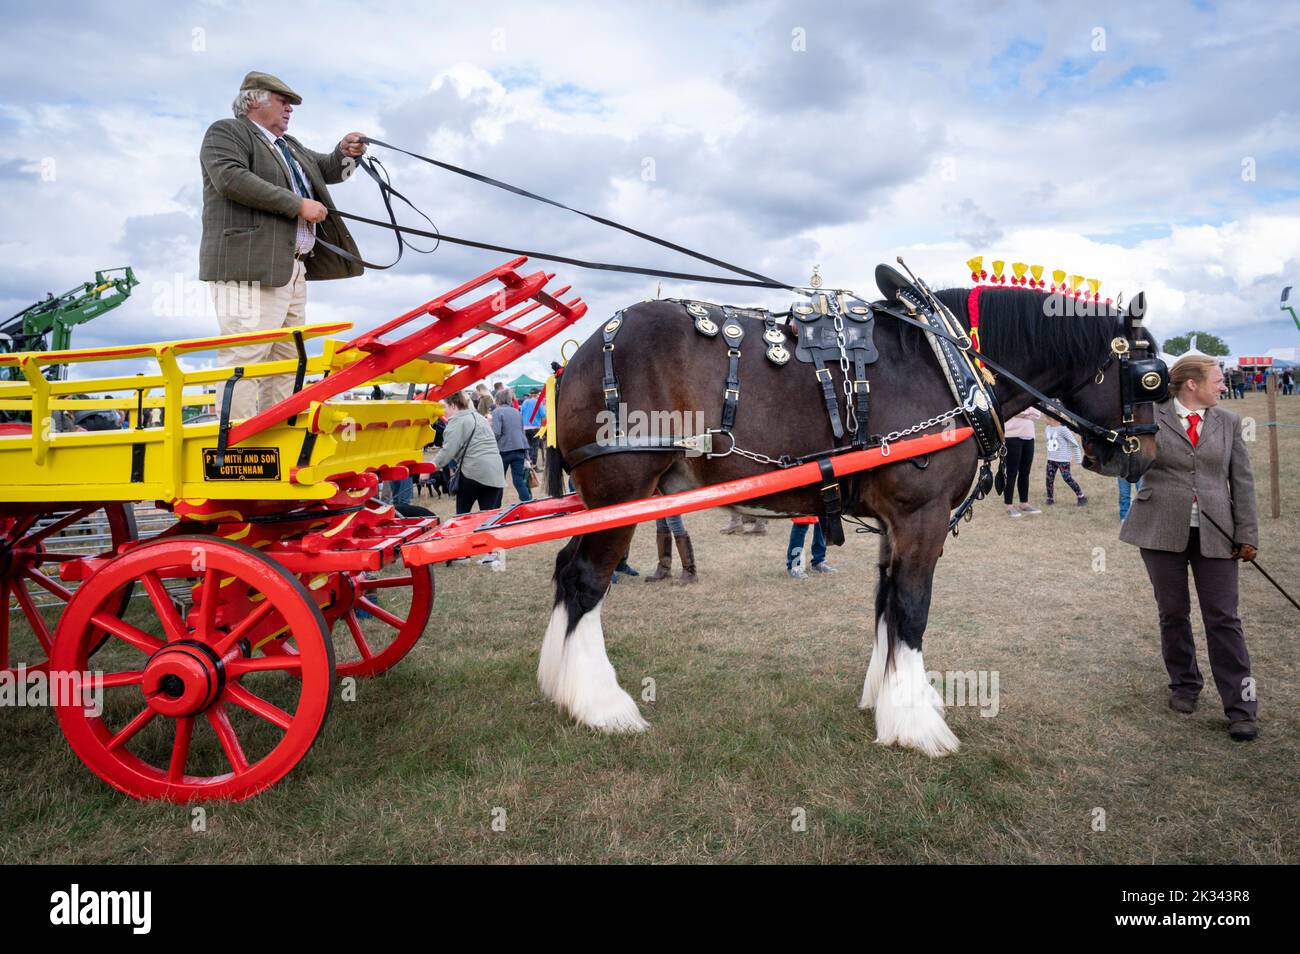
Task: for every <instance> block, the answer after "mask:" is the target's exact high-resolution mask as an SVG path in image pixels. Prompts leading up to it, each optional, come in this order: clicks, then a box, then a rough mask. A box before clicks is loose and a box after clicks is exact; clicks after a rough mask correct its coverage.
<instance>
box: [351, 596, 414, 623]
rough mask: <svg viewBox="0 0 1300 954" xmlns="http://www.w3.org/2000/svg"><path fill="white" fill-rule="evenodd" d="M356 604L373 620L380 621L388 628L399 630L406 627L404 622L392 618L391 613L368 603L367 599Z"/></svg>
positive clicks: (395, 617) (376, 604)
mask: <svg viewBox="0 0 1300 954" xmlns="http://www.w3.org/2000/svg"><path fill="white" fill-rule="evenodd" d="M357 602H358V603H360V604H361V606H362V607H364V608H365V611H366V612H367V613H369V614H370V615H371V616H373V617H374V618H375V619H378V620H382V621H383V622H385V623H387V624H388V625H389V626H391V627H393V629H401V628H402V627H403V626H405V625H406V620H404V619H401V618H400V617H397V616H394V615H393V614H392V613H390V612H388V610H386V609H384V608H383V607H382V606H380V605H379V604H378V603H372V602H370V600H367V599H360V600H358V601H357Z"/></svg>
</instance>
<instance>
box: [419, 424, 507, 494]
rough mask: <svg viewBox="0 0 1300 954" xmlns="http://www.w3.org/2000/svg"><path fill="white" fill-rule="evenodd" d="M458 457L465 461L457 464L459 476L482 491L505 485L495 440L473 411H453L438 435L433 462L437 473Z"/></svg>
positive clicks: (502, 466)
mask: <svg viewBox="0 0 1300 954" xmlns="http://www.w3.org/2000/svg"><path fill="white" fill-rule="evenodd" d="M462 454H464V455H465V458H464V460H462V461H461V465H460V468H461V469H460V472H461V473H462V474H464V475H465V476H466V477H468V478H469V479H470V480H476V481H478V482H479V483H480V484H482V485H483V486H485V487H504V486H505V485H506V471H505V467H504V465H503V464H502V463H501V451H500V450H498V449H497V442H496V438H495V437H493V436H492V425H490V424H489V423H488V422H487V418H485V417H483V416H481V415H480V414H479V413H478V412H477V411H472V410H468V409H467V410H464V411H457V412H456V413H455V414H453V415H452V416H451V417H450V418H448V419H447V428H446V430H444V431H443V432H442V447H441V448H440V449H439V451H438V453H437V454H436V455H435V456H434V458H433V462H434V464H435V465H437V467H438V469H440V470H441V469H443V468H445V467H446V466H447V463H448V462H449V461H453V460H460V457H461V455H462Z"/></svg>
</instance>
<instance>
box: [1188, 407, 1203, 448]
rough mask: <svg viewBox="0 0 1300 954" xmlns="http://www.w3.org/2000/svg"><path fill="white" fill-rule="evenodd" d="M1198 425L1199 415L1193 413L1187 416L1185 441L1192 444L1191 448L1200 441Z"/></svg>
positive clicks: (1199, 421)
mask: <svg viewBox="0 0 1300 954" xmlns="http://www.w3.org/2000/svg"><path fill="white" fill-rule="evenodd" d="M1200 423H1201V415H1199V414H1195V413H1193V414H1188V415H1187V439H1188V440H1189V441H1191V442H1192V446H1193V447H1195V446H1196V442H1197V441H1199V440H1200V439H1201V435H1200V434H1199V433H1198V431H1197V428H1198V427H1199V425H1200Z"/></svg>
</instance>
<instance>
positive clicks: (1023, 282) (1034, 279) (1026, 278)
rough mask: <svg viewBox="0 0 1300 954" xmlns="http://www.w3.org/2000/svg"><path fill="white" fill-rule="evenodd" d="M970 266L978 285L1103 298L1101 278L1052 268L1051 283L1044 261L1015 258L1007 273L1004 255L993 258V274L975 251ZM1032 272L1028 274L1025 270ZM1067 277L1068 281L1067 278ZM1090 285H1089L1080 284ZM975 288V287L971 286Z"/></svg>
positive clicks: (1081, 299)
mask: <svg viewBox="0 0 1300 954" xmlns="http://www.w3.org/2000/svg"><path fill="white" fill-rule="evenodd" d="M966 265H967V267H969V268H970V277H971V281H973V282H974V283H975V287H976V288H989V287H999V288H1005V287H1006V286H1008V285H1010V286H1011V287H1013V288H1035V289H1042V290H1043V291H1046V292H1047V293H1048V294H1049V295H1055V294H1061V295H1067V296H1069V297H1070V298H1078V299H1079V300H1080V301H1094V302H1100V301H1102V297H1101V293H1100V292H1099V291H1098V290H1097V289H1099V288H1100V287H1101V279H1098V278H1084V277H1083V276H1082V275H1066V273H1065V272H1064V271H1063V270H1062V269H1059V268H1058V269H1056V270H1055V271H1053V272H1052V283H1051V285H1048V283H1047V280H1046V279H1045V278H1043V266H1042V265H1026V264H1025V263H1024V262H1012V263H1011V271H1012V274H1011V275H1010V276H1007V275H1006V274H1004V272H1005V269H1006V265H1007V263H1006V262H1004V261H1002V260H1001V259H997V260H994V261H993V262H992V263H991V265H992V268H993V274H992V275H990V274H989V273H988V272H987V271H985V270H984V256H983V255H976V256H975V257H974V258H972V259H970V260H969V261H967V262H966ZM1026 272H1028V273H1029V274H1028V275H1026V274H1025V273H1026ZM1067 279H1068V281H1067ZM1082 285H1087V286H1088V287H1087V288H1081V287H1080V286H1082ZM972 291H974V289H972ZM1105 303H1106V304H1107V305H1109V304H1111V300H1110V299H1109V298H1107V299H1105Z"/></svg>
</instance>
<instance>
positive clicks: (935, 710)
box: [538, 273, 1163, 756]
mask: <svg viewBox="0 0 1300 954" xmlns="http://www.w3.org/2000/svg"><path fill="white" fill-rule="evenodd" d="M877 280H878V282H880V283H881V290H882V292H883V293H884V294H885V296H886V298H887V299H891V298H893V292H894V291H895V289H892V288H886V287H885V285H886V284H888V282H883V281H881V279H880V275H879V273H878V277H877ZM971 291H972V289H968V288H955V289H947V290H944V291H940V292H937V293H936V294H937V297H938V298H939V299H940V300H941V301H942V302H943V303H944V304H945V305H946V306H947V307H948V309H949V310H950V312H951V313H952V314H953V315H954V316H955V317H956V318H957V319H958V321H959V322H960V323H961V325H962V326H963V328H964V329H969V328H970V316H969V314H968V312H967V303H968V301H970V300H971V295H970V292H971ZM979 292H980V294H979V296H978V304H977V308H978V312H979V326H978V327H979V343H980V346H981V347H980V350H981V351H982V353H983V354H984V355H986V356H987V357H988V358H989V359H991V360H993V361H994V362H996V363H998V364H999V365H1002V366H1004V367H1005V368H1006V369H1007V370H1009V371H1011V372H1012V373H1014V374H1016V375H1018V376H1019V377H1021V378H1022V379H1024V380H1026V381H1027V382H1028V383H1029V384H1031V385H1033V386H1034V387H1036V388H1038V389H1039V390H1040V391H1042V392H1044V393H1045V394H1047V395H1048V396H1049V397H1051V398H1055V399H1058V400H1060V401H1061V402H1062V404H1063V405H1064V407H1065V408H1066V409H1067V410H1069V411H1071V412H1073V413H1075V414H1077V415H1079V416H1080V417H1081V418H1085V419H1087V420H1088V421H1089V422H1090V423H1096V424H1100V425H1101V426H1102V427H1104V428H1106V429H1112V430H1114V429H1119V428H1121V417H1122V410H1121V404H1122V400H1121V382H1120V381H1119V378H1120V374H1118V373H1116V371H1115V369H1113V368H1111V367H1110V366H1111V365H1112V362H1111V361H1110V357H1111V353H1112V346H1113V342H1115V341H1116V339H1117V337H1122V338H1124V339H1125V340H1130V341H1131V342H1133V341H1136V340H1138V339H1142V340H1145V341H1146V342H1147V346H1148V347H1149V348H1150V351H1149V354H1150V355H1152V356H1154V355H1155V353H1156V352H1155V344H1154V342H1152V341H1150V338H1149V336H1147V332H1146V331H1145V330H1144V329H1141V328H1140V327H1137V326H1139V325H1140V321H1138V322H1134V321H1133V318H1134V317H1139V316H1140V315H1141V311H1142V308H1143V304H1144V302H1143V298H1142V296H1140V295H1139V296H1137V297H1136V298H1135V299H1134V301H1133V303H1132V304H1131V305H1130V309H1125V310H1117V309H1116V308H1114V307H1111V306H1110V305H1109V303H1107V304H1106V305H1104V306H1102V305H1099V306H1096V307H1095V308H1093V309H1084V311H1085V312H1087V311H1092V312H1093V313H1091V314H1087V313H1085V314H1082V315H1077V314H1070V316H1069V317H1065V316H1062V312H1063V311H1065V312H1067V313H1069V312H1070V311H1071V310H1072V308H1071V307H1070V306H1074V305H1077V302H1073V301H1069V300H1065V299H1064V298H1063V296H1061V295H1060V294H1056V295H1055V296H1054V295H1052V294H1049V293H1047V292H1044V291H1041V290H1035V289H1026V288H1002V287H990V286H984V287H981V288H980V289H979ZM1053 298H1055V301H1053ZM880 304H882V305H883V304H885V303H880ZM1061 306H1065V307H1061ZM1130 312H1131V313H1130ZM622 319H623V324H622V327H621V328H620V330H619V331H618V333H617V334H618V337H617V349H616V352H615V354H614V365H615V370H616V372H617V377H618V383H619V389H620V395H621V399H622V401H623V402H625V403H626V405H627V407H628V409H629V411H636V410H640V411H642V412H643V413H645V414H646V415H651V414H653V413H655V412H659V413H660V414H662V412H664V411H685V412H692V413H693V412H696V411H702V412H703V415H704V420H705V422H706V424H707V426H708V427H710V428H713V427H718V426H719V421H720V417H721V413H722V412H721V408H722V398H723V394H722V391H723V381H724V379H725V377H726V375H727V364H728V356H727V349H726V348H725V347H724V346H722V342H720V341H715V340H711V339H707V338H704V337H703V336H702V335H700V334H699V333H697V331H696V330H695V328H694V326H693V322H692V319H691V316H690V314H689V313H688V312H687V310H686V305H685V304H684V303H682V302H678V301H673V300H657V301H646V302H642V303H640V304H636V305H633V306H630V307H628V308H627V309H625V310H624V311H623V312H622ZM736 320H739V321H742V322H744V323H746V325H747V331H748V335H747V341H748V342H750V343H751V344H750V345H749V346H748V347H745V348H744V349H743V351H742V355H741V358H740V361H739V380H740V382H741V390H742V391H743V396H742V397H741V398H740V399H739V401H738V404H737V408H736V416H735V423H734V427H733V428H732V433H733V435H734V440H735V443H736V444H737V445H739V446H741V447H743V448H746V449H750V450H754V451H758V452H761V453H763V454H767V455H770V456H771V457H779V456H780V455H790V456H792V457H794V456H800V455H807V454H813V453H816V452H819V451H823V450H826V449H829V448H831V447H833V446H835V444H836V441H835V440H834V438H833V436H832V429H831V425H830V421H829V417H828V414H827V412H826V410H825V407H824V405H823V402H822V393H821V389H820V387H819V386H818V384H817V382H816V379H815V377H814V375H813V372H812V368H811V367H809V366H806V365H801V364H796V363H795V362H790V363H789V364H786V365H785V366H777V365H775V364H773V363H772V362H771V361H768V360H766V359H765V356H764V351H763V345H762V344H761V343H759V344H757V345H755V344H753V342H755V341H759V342H761V341H762V338H761V333H762V331H763V330H764V328H763V325H762V324H761V323H760V322H759V321H757V320H755V319H754V318H748V317H742V318H738V319H736ZM778 327H782V328H785V327H786V326H785V325H779V326H778ZM786 334H787V335H789V336H790V341H789V347H790V349H791V350H793V348H794V340H793V336H794V332H793V331H790V330H787V331H786ZM874 339H875V345H876V348H877V350H878V352H879V358H878V360H876V361H875V362H874V363H873V364H871V365H869V366H868V367H867V377H868V379H869V380H870V397H871V408H870V421H869V428H870V433H873V434H888V433H891V432H893V431H895V430H902V429H904V428H907V427H910V426H911V425H913V424H916V423H917V422H920V421H925V420H928V419H929V418H931V417H933V416H935V415H937V414H939V413H941V412H943V411H946V410H948V409H950V408H953V407H954V406H955V404H956V402H955V401H954V398H953V394H952V392H951V390H950V389H949V386H948V383H947V381H946V379H945V378H944V377H943V374H942V372H941V370H940V366H939V363H938V361H937V359H936V357H935V354H934V351H933V350H932V349H931V347H930V346H929V344H928V342H927V341H926V338H925V336H924V334H923V332H921V331H920V330H918V329H917V328H915V327H913V326H911V325H908V324H905V323H904V322H903V321H901V320H899V319H898V318H897V317H895V316H892V315H889V314H884V313H878V314H877V315H876V317H875V330H874ZM1161 368H1162V369H1163V365H1161ZM1108 369H1109V370H1108ZM834 372H835V373H836V375H837V376H836V388H837V390H838V391H840V393H841V403H843V392H842V389H841V381H840V379H839V377H838V368H837V369H834ZM603 377H604V356H603V354H602V338H601V335H600V334H599V333H597V334H595V335H593V336H592V337H591V338H589V339H588V340H587V341H586V342H585V343H584V344H583V345H582V346H581V347H580V348H579V349H578V351H577V352H576V353H575V354H574V356H573V358H572V359H571V360H570V361H569V363H568V366H567V367H566V368H565V369H564V371H563V375H562V377H561V379H560V380H561V383H560V386H559V389H558V394H557V399H556V401H557V404H556V414H555V419H556V424H557V431H556V441H557V450H558V454H552V455H549V456H550V458H551V461H552V464H551V466H550V467H549V470H548V489H549V491H550V493H552V494H556V493H558V492H559V489H560V480H561V474H560V468H559V467H556V466H554V463H553V462H554V461H555V460H556V459H557V458H564V457H569V456H570V455H572V453H573V451H574V450H575V449H576V448H579V447H583V446H584V445H588V444H590V443H592V442H595V441H597V440H598V436H599V432H600V428H601V426H602V425H601V421H602V417H601V412H603V411H606V403H605V396H604V394H603V393H602V382H603ZM995 394H996V397H997V399H998V401H999V403H1000V406H1001V411H1002V419H1003V420H1006V419H1008V418H1010V417H1012V416H1014V415H1016V414H1019V413H1020V412H1021V411H1023V410H1025V409H1026V408H1028V407H1029V406H1030V405H1031V404H1033V403H1035V400H1036V399H1035V398H1034V397H1033V396H1031V395H1029V394H1027V393H1025V392H1024V391H1023V390H1021V389H1020V388H1018V387H1017V386H1015V385H1014V384H1012V383H1011V382H1010V381H1008V380H1006V379H1005V378H1002V377H1000V378H998V380H997V383H996V388H995ZM1153 419H1154V418H1153V412H1152V405H1151V404H1150V403H1149V402H1147V403H1143V404H1139V405H1137V408H1136V421H1137V422H1138V423H1139V424H1150V423H1151V422H1152V421H1153ZM958 423H961V422H960V421H959V422H958ZM932 431H933V429H932ZM606 433H608V432H606ZM1081 436H1082V437H1083V440H1082V444H1083V447H1084V461H1083V463H1084V467H1085V468H1087V469H1090V470H1093V471H1095V472H1097V473H1100V474H1105V475H1109V476H1122V477H1125V478H1127V479H1129V480H1137V479H1138V478H1139V477H1140V476H1141V475H1142V473H1143V472H1144V471H1145V470H1146V469H1147V468H1148V467H1149V466H1150V465H1151V463H1152V462H1153V461H1154V459H1155V439H1154V437H1153V436H1151V435H1150V434H1149V433H1146V434H1142V435H1141V436H1140V437H1130V438H1129V439H1128V442H1127V444H1126V445H1125V444H1124V443H1122V442H1121V443H1120V444H1116V443H1113V442H1109V441H1105V440H1100V439H1098V438H1097V435H1096V432H1093V433H1091V434H1090V433H1082V434H1081ZM978 457H979V455H978V451H977V449H976V447H975V442H974V441H973V440H967V441H964V442H961V443H959V444H955V445H954V446H952V447H950V448H946V449H944V450H942V451H940V452H937V453H935V454H933V455H932V456H931V458H930V460H929V462H928V465H927V466H925V467H924V469H921V468H919V467H918V466H914V465H913V463H912V462H910V461H906V460H900V461H899V462H896V463H892V464H888V465H885V466H881V467H877V468H875V469H871V470H868V471H865V472H863V474H862V477H861V479H860V480H858V481H856V482H855V483H856V493H855V494H854V495H853V498H852V499H849V498H848V497H847V496H846V497H845V499H844V501H843V508H844V512H845V514H847V515H851V516H856V517H860V518H861V517H870V518H874V519H875V520H876V521H877V522H878V523H879V525H880V526H881V527H882V528H883V533H882V535H881V538H880V551H879V559H878V563H879V576H878V579H877V582H876V596H875V614H874V619H875V633H874V640H873V641H874V652H873V653H872V654H871V660H870V663H869V665H868V668H867V673H866V680H865V683H864V685H863V689H862V698H861V702H860V703H859V708H860V709H864V710H865V709H871V708H874V709H875V723H876V733H877V737H876V741H877V742H880V743H884V744H897V745H901V746H905V747H909V748H913V749H917V750H919V751H921V752H924V753H926V754H927V755H930V756H941V755H946V754H948V753H951V752H955V751H956V750H957V748H958V740H957V737H956V735H955V734H954V733H953V732H952V730H951V729H950V728H949V727H948V725H947V723H946V721H945V719H944V716H943V701H942V698H941V696H940V695H939V693H938V692H937V691H936V690H935V689H934V688H933V687H932V686H931V685H930V683H929V682H928V680H927V676H926V669H925V665H924V663H923V661H922V656H921V643H922V638H923V636H924V634H925V629H926V623H927V620H928V616H929V612H930V597H931V589H932V581H933V578H934V573H935V566H936V564H937V563H938V560H939V557H940V555H941V554H942V552H943V546H944V542H945V539H946V537H947V535H948V529H949V527H948V525H949V518H950V515H951V513H952V511H953V509H954V508H955V507H957V506H958V505H959V504H960V503H961V501H962V500H963V499H964V498H965V497H966V496H967V494H968V492H969V491H970V489H971V486H972V480H973V478H974V477H975V474H976V468H977V465H978V463H979V460H978ZM771 469H772V468H771V467H770V466H764V465H763V464H759V463H756V462H754V461H752V460H749V459H746V458H744V457H741V456H739V455H737V454H731V455H730V456H723V457H715V458H709V457H707V456H703V455H700V456H687V455H686V454H685V453H684V452H682V451H671V450H665V451H642V452H639V453H608V454H604V455H602V456H597V457H592V458H590V459H586V460H583V461H581V462H579V463H577V464H575V465H574V466H573V467H572V471H571V475H572V479H573V482H574V484H575V485H576V487H577V490H578V492H579V493H580V494H581V497H582V500H583V501H584V503H585V504H586V505H587V506H588V507H599V506H604V505H608V504H616V503H621V502H625V501H629V500H635V499H640V498H645V497H648V496H650V495H651V494H654V493H676V492H679V491H683V490H688V489H692V488H696V487H701V486H704V485H707V484H713V483H718V482H721V481H727V480H733V479H737V478H741V477H750V476H754V475H757V474H761V473H766V472H770V471H771ZM731 509H732V510H734V511H737V512H739V513H741V514H744V515H753V516H761V517H794V516H805V515H819V516H821V515H824V511H823V508H822V500H821V494H820V490H819V488H818V487H816V486H813V487H806V488H800V489H798V490H792V491H788V492H783V493H779V494H773V495H771V496H767V497H762V498H758V499H754V500H749V501H746V502H745V503H743V504H740V505H736V506H733V507H732V508H731ZM635 529H636V528H635V526H627V527H619V528H614V529H609V530H602V531H599V532H595V533H590V534H587V535H584V536H578V537H574V538H573V539H572V540H570V541H569V543H568V544H567V545H566V546H565V547H564V548H563V549H562V550H561V551H560V553H559V555H558V556H557V558H556V561H555V575H554V580H555V605H554V608H553V610H552V613H551V618H550V622H549V625H548V627H547V630H546V635H545V639H544V641H543V644H542V649H541V655H540V659H539V663H538V682H539V684H540V687H541V690H542V692H543V693H544V694H545V696H546V697H547V698H549V699H550V700H551V701H553V702H554V703H556V705H558V706H559V707H560V708H561V709H562V710H563V711H565V712H567V713H568V714H569V715H570V716H572V717H573V718H574V719H576V720H577V721H578V722H580V723H582V724H584V725H587V726H590V727H592V728H594V729H598V730H602V731H605V732H639V731H643V730H645V729H646V728H648V724H647V723H646V721H645V719H643V718H642V716H641V713H640V711H639V709H638V707H637V704H636V702H635V701H634V700H633V699H632V697H631V696H630V695H628V693H627V692H625V691H624V690H623V689H622V687H620V685H619V683H618V679H617V677H616V674H615V672H614V667H613V666H612V665H611V664H610V662H609V659H608V657H607V655H606V652H605V639H604V633H603V631H602V628H601V619H600V616H601V606H602V604H603V601H604V598H605V594H606V592H607V590H608V589H609V585H610V578H611V575H612V574H613V572H614V568H615V566H616V565H617V564H618V563H619V561H620V558H621V557H623V555H624V554H626V553H627V552H628V546H629V544H630V542H631V540H632V535H633V533H634V531H635Z"/></svg>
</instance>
